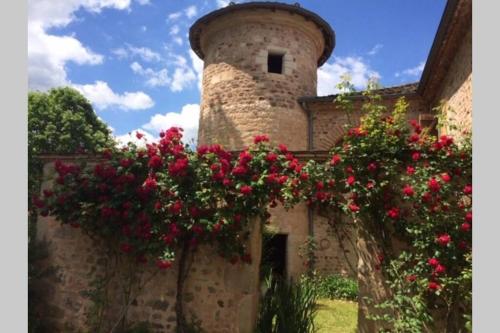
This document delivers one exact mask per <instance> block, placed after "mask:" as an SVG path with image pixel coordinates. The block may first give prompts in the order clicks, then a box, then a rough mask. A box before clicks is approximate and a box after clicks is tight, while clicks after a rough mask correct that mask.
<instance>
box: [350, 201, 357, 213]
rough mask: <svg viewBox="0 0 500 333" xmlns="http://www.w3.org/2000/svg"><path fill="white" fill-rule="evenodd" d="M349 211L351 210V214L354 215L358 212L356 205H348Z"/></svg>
mask: <svg viewBox="0 0 500 333" xmlns="http://www.w3.org/2000/svg"><path fill="white" fill-rule="evenodd" d="M349 209H350V210H351V212H354V213H356V212H359V206H358V205H356V204H355V203H351V204H349Z"/></svg>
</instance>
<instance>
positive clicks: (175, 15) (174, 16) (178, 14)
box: [168, 12, 182, 21]
mask: <svg viewBox="0 0 500 333" xmlns="http://www.w3.org/2000/svg"><path fill="white" fill-rule="evenodd" d="M181 16H182V12H175V13H171V14H169V15H168V20H169V21H175V20H177V19H179V18H180V17H181Z"/></svg>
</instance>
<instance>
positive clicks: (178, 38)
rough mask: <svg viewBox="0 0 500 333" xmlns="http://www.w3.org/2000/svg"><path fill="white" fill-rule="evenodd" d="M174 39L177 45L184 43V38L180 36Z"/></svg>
mask: <svg viewBox="0 0 500 333" xmlns="http://www.w3.org/2000/svg"><path fill="white" fill-rule="evenodd" d="M173 40H174V42H175V43H176V44H177V45H179V46H182V44H184V41H183V40H182V38H180V37H178V36H177V37H174V38H173Z"/></svg>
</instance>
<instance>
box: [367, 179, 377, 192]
mask: <svg viewBox="0 0 500 333" xmlns="http://www.w3.org/2000/svg"><path fill="white" fill-rule="evenodd" d="M374 186H375V183H374V182H372V181H371V180H369V181H368V182H367V183H366V188H367V189H369V190H371V189H372V188H373V187H374Z"/></svg>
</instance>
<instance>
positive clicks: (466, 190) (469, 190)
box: [464, 184, 472, 195]
mask: <svg viewBox="0 0 500 333" xmlns="http://www.w3.org/2000/svg"><path fill="white" fill-rule="evenodd" d="M464 194H467V195H469V194H472V185H470V184H469V185H465V187H464Z"/></svg>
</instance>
